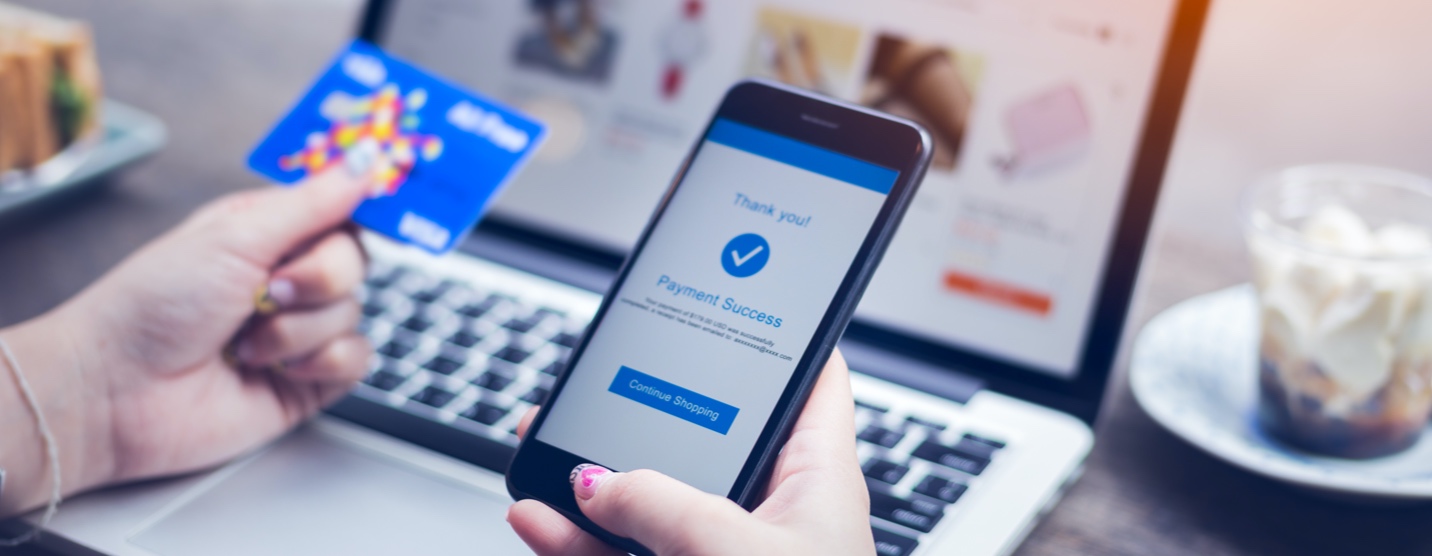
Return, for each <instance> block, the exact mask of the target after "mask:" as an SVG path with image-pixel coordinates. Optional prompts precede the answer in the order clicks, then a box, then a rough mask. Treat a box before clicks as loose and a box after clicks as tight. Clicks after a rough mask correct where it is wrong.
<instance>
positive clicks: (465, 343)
mask: <svg viewBox="0 0 1432 556" xmlns="http://www.w3.org/2000/svg"><path fill="white" fill-rule="evenodd" d="M447 341H449V342H452V343H453V344H456V345H459V346H462V347H465V348H470V347H472V346H475V345H477V343H478V342H481V341H482V337H481V336H478V335H477V334H474V333H473V332H472V331H471V330H467V329H463V330H459V331H457V333H456V334H453V335H452V337H451V338H448V340H447Z"/></svg>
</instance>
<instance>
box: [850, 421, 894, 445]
mask: <svg viewBox="0 0 1432 556" xmlns="http://www.w3.org/2000/svg"><path fill="white" fill-rule="evenodd" d="M856 438H859V439H860V440H863V441H865V442H869V443H871V444H875V445H877V446H884V447H886V448H894V447H895V445H896V444H899V443H900V439H902V438H905V433H903V432H896V431H892V430H890V429H887V428H884V427H881V426H880V425H870V426H868V427H865V430H863V431H860V434H858V435H856Z"/></svg>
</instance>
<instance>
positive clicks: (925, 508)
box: [870, 490, 945, 533]
mask: <svg viewBox="0 0 1432 556" xmlns="http://www.w3.org/2000/svg"><path fill="white" fill-rule="evenodd" d="M870 515H872V516H875V517H878V518H880V519H883V520H886V521H889V522H891V523H897V524H900V525H904V526H906V527H909V528H911V529H914V530H916V531H919V532H921V533H929V532H930V530H931V529H934V528H935V524H936V523H939V522H940V518H942V517H944V516H945V507H944V505H942V504H939V503H937V502H933V501H928V500H923V499H915V500H904V499H901V498H897V497H895V496H894V495H891V494H888V493H885V492H878V491H874V490H872V491H870Z"/></svg>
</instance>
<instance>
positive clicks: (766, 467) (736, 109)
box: [507, 80, 932, 553]
mask: <svg viewBox="0 0 1432 556" xmlns="http://www.w3.org/2000/svg"><path fill="white" fill-rule="evenodd" d="M719 119H727V120H731V121H735V122H738V123H742V124H745V125H749V126H752V127H756V128H759V129H763V130H765V131H770V132H772V133H775V134H778V135H782V136H785V137H789V138H792V139H796V140H798V141H802V142H805V143H808V144H812V145H815V146H818V147H822V148H825V149H828V150H831V151H835V152H838V153H841V154H845V155H848V156H852V157H854V158H858V159H861V160H865V161H868V162H871V163H874V164H876V165H879V166H884V167H886V168H891V169H895V170H897V171H899V176H898V178H897V180H896V183H895V184H894V186H893V187H892V188H891V191H890V193H889V194H888V195H887V196H886V199H885V202H884V203H883V204H882V206H881V208H880V212H879V213H878V215H877V216H876V218H875V221H874V223H872V225H871V228H870V231H869V232H868V233H867V234H866V237H865V239H864V241H863V242H862V244H861V247H860V250H859V251H858V252H857V254H856V256H855V259H854V261H853V262H852V264H851V266H850V268H849V270H847V272H846V275H845V277H844V279H842V280H841V284H840V287H839V288H838V289H837V290H836V294H835V296H834V298H833V302H832V303H831V305H830V306H829V307H828V308H827V309H826V312H825V314H824V315H823V316H822V318H821V320H820V324H819V325H818V327H817V328H816V332H815V334H814V336H813V337H812V341H811V344H810V345H809V346H808V347H807V348H806V350H805V352H804V353H803V354H802V355H801V358H800V360H799V361H798V362H797V364H796V369H795V372H794V373H793V374H792V377H791V380H790V381H789V382H788V383H787V385H786V387H785V390H784V391H783V392H782V394H781V397H780V399H779V401H778V402H777V404H776V407H775V409H774V411H773V412H772V414H771V417H770V418H769V419H768V420H767V422H766V426H765V427H764V428H763V429H762V431H761V434H760V436H759V437H758V438H757V440H756V445H755V447H754V448H753V449H752V451H751V454H750V455H749V456H748V457H747V459H746V463H745V464H743V466H742V469H741V472H740V473H739V475H738V476H737V479H736V482H735V485H734V486H733V487H732V489H731V491H730V492H729V493H727V497H728V498H730V499H732V500H733V501H735V502H736V503H738V504H740V505H741V506H743V507H745V508H747V509H750V508H753V507H754V506H755V505H756V504H757V503H758V502H759V498H760V496H759V495H760V493H762V492H763V490H764V484H765V481H766V479H767V477H768V475H769V472H770V469H771V467H772V466H773V463H774V459H775V456H776V455H777V454H778V453H779V451H780V447H781V446H782V445H783V444H784V441H785V439H786V438H787V437H788V436H789V435H790V431H791V429H792V427H793V426H794V424H795V419H796V417H797V416H798V413H799V411H798V410H799V408H801V407H803V406H804V403H805V400H806V398H807V397H808V396H809V394H810V390H811V388H812V387H813V386H814V384H815V378H816V377H817V376H819V374H820V373H819V371H820V369H821V368H822V367H823V366H824V365H825V362H826V360H827V359H828V358H829V357H830V354H831V352H832V350H833V349H834V348H835V344H836V342H837V341H838V340H839V339H840V336H841V335H842V333H843V332H844V329H845V327H846V325H847V324H849V322H850V318H851V316H852V315H853V314H854V311H855V307H856V306H857V305H858V304H859V301H860V297H861V296H862V295H863V294H864V291H865V287H866V286H867V285H868V284H869V283H870V278H871V277H872V276H873V274H874V270H875V268H876V267H877V266H878V265H879V262H880V259H881V257H883V255H884V253H885V248H886V247H887V246H888V245H889V243H890V239H891V238H892V237H893V236H894V234H895V230H896V228H897V227H898V225H899V222H900V220H901V218H902V217H903V216H904V213H905V210H906V209H907V208H908V207H909V205H910V200H911V199H912V198H913V197H914V193H915V191H916V189H917V187H918V185H919V183H920V181H921V180H922V179H923V177H924V173H925V168H926V167H927V166H928V164H929V159H930V154H931V150H932V149H931V142H930V138H929V134H928V133H926V132H925V131H924V130H923V129H922V128H921V127H920V126H919V125H918V124H915V123H913V122H910V121H908V120H902V119H899V118H894V117H891V116H888V115H884V114H880V113H877V112H874V111H872V110H869V109H866V108H863V107H859V106H855V105H851V104H848V103H845V102H843V101H839V100H835V99H830V98H826V97H821V96H818V95H815V94H813V93H808V92H803V91H798V90H796V89H794V88H790V87H786V86H784V85H779V84H776V83H771V82H766V81H761V80H751V81H744V82H741V83H738V84H737V85H735V86H734V87H732V88H731V90H730V91H728V92H727V94H726V97H725V98H724V99H723V100H722V102H721V104H720V106H719V107H718V108H717V111H716V113H715V115H713V117H712V118H711V123H708V124H707V127H706V129H705V131H703V132H702V133H701V135H700V139H698V140H697V141H696V144H695V146H693V147H692V149H691V151H690V153H689V154H688V155H687V157H686V159H685V161H684V162H683V163H682V165H681V168H680V169H679V170H678V171H677V174H676V177H675V178H674V179H673V180H672V183H671V185H670V186H669V187H668V188H667V191H666V193H665V194H664V195H663V196H662V198H661V201H660V202H659V203H658V205H657V208H656V211H655V213H654V214H653V216H652V219H651V220H650V221H649V222H648V223H647V226H646V228H645V229H644V230H643V231H642V234H641V237H640V239H639V240H638V241H637V244H636V247H635V249H634V250H633V251H632V255H631V256H630V257H628V258H627V262H626V263H625V264H623V265H622V269H621V270H620V271H619V273H618V275H617V278H616V280H615V281H614V282H613V284H612V286H611V289H610V290H609V293H608V295H607V296H606V297H605V298H604V299H603V301H602V304H601V306H600V308H598V310H597V313H596V315H595V317H594V318H593V319H592V323H593V326H589V327H588V328H587V331H586V333H585V334H584V335H583V337H582V339H581V341H580V342H579V343H578V345H577V347H576V348H575V349H574V350H573V352H572V356H571V358H570V359H569V366H568V370H564V371H563V372H562V373H561V374H560V376H558V378H557V380H556V383H555V384H554V385H553V388H552V393H551V394H550V395H549V397H548V403H546V404H544V405H543V408H542V410H541V411H539V412H538V414H537V416H536V418H535V419H534V420H533V422H532V425H531V428H530V429H529V430H528V434H527V437H526V438H525V439H524V440H523V442H522V444H521V445H520V446H519V447H518V450H517V453H516V455H515V456H514V457H513V459H512V463H511V464H510V465H509V467H508V473H507V487H508V491H509V493H511V494H512V496H513V498H516V499H519V500H520V499H525V498H536V499H538V500H541V501H543V502H545V503H547V504H548V505H550V506H552V507H553V508H555V509H557V510H558V511H559V512H561V513H562V514H564V515H566V517H568V518H569V519H572V520H573V521H574V522H575V523H577V524H578V525H580V526H581V527H583V528H584V529H586V530H588V531H591V532H593V533H595V534H597V535H599V536H601V537H602V538H604V539H605V540H607V541H609V542H613V543H615V544H617V545H618V546H621V547H622V548H623V549H627V550H632V551H633V552H636V553H642V551H644V550H645V549H644V548H643V547H641V546H640V545H637V544H635V543H634V542H632V541H630V540H629V539H622V538H619V537H615V536H613V535H611V534H610V533H607V532H605V531H603V530H601V529H600V528H599V527H597V526H596V525H595V524H593V523H591V522H590V520H587V519H586V518H585V517H584V516H582V513H581V511H580V510H579V509H578V508H577V505H576V499H575V498H574V497H573V494H572V489H571V486H570V485H569V483H568V481H567V477H568V474H569V473H570V471H571V470H572V468H573V467H575V466H576V465H577V464H580V463H587V462H592V460H590V459H587V458H583V457H580V456H578V455H576V454H572V453H570V452H567V451H565V450H562V449H561V448H558V447H556V446H552V445H549V444H547V443H544V442H541V441H539V440H536V436H537V435H536V431H538V430H540V429H541V426H542V424H543V422H544V421H545V419H546V416H547V414H548V411H549V410H550V408H551V407H552V406H553V405H554V404H553V401H554V400H557V399H560V397H561V393H562V391H563V388H564V386H565V385H566V382H567V379H568V375H569V370H570V368H571V365H570V363H571V362H574V361H578V360H580V359H581V357H582V354H583V352H584V351H585V350H586V347H587V344H588V342H589V341H590V339H591V337H592V335H593V333H594V332H595V331H596V329H597V328H598V327H599V326H600V325H601V322H602V321H603V318H604V317H605V315H606V313H607V311H608V309H609V308H610V304H611V302H612V293H611V292H616V291H618V290H620V288H621V287H622V284H624V283H625V282H626V279H627V274H628V272H629V271H630V268H631V265H632V261H634V260H635V259H636V258H637V257H639V256H640V254H641V253H642V250H643V249H644V247H645V246H646V243H647V241H648V239H649V238H650V235H651V233H652V232H653V230H654V229H655V227H656V226H657V225H658V224H659V223H660V221H661V219H662V217H663V216H664V215H665V212H666V209H667V207H668V205H669V203H670V201H671V199H672V196H673V195H674V194H675V193H676V191H677V190H678V189H679V188H680V186H681V184H682V182H683V181H684V179H685V177H686V173H687V170H688V168H689V167H690V163H691V161H692V160H695V158H696V157H697V156H699V154H700V152H701V148H702V146H703V144H704V143H705V138H706V136H707V135H708V134H709V133H710V131H711V125H712V124H714V123H715V122H716V121H717V120H719ZM593 463H598V464H601V463H602V462H593Z"/></svg>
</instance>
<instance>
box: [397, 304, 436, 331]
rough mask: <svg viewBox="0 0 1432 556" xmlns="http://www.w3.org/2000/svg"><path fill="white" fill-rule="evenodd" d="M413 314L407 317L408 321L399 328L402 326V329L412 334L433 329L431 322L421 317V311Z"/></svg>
mask: <svg viewBox="0 0 1432 556" xmlns="http://www.w3.org/2000/svg"><path fill="white" fill-rule="evenodd" d="M413 313H414V314H413V316H411V317H408V319H407V320H405V321H403V324H401V325H399V326H402V327H403V328H406V329H408V330H412V331H413V332H422V331H425V330H427V329H429V328H432V327H433V321H431V320H429V319H428V318H427V317H426V316H423V315H422V310H421V309H420V310H417V311H414V312H413Z"/></svg>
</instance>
